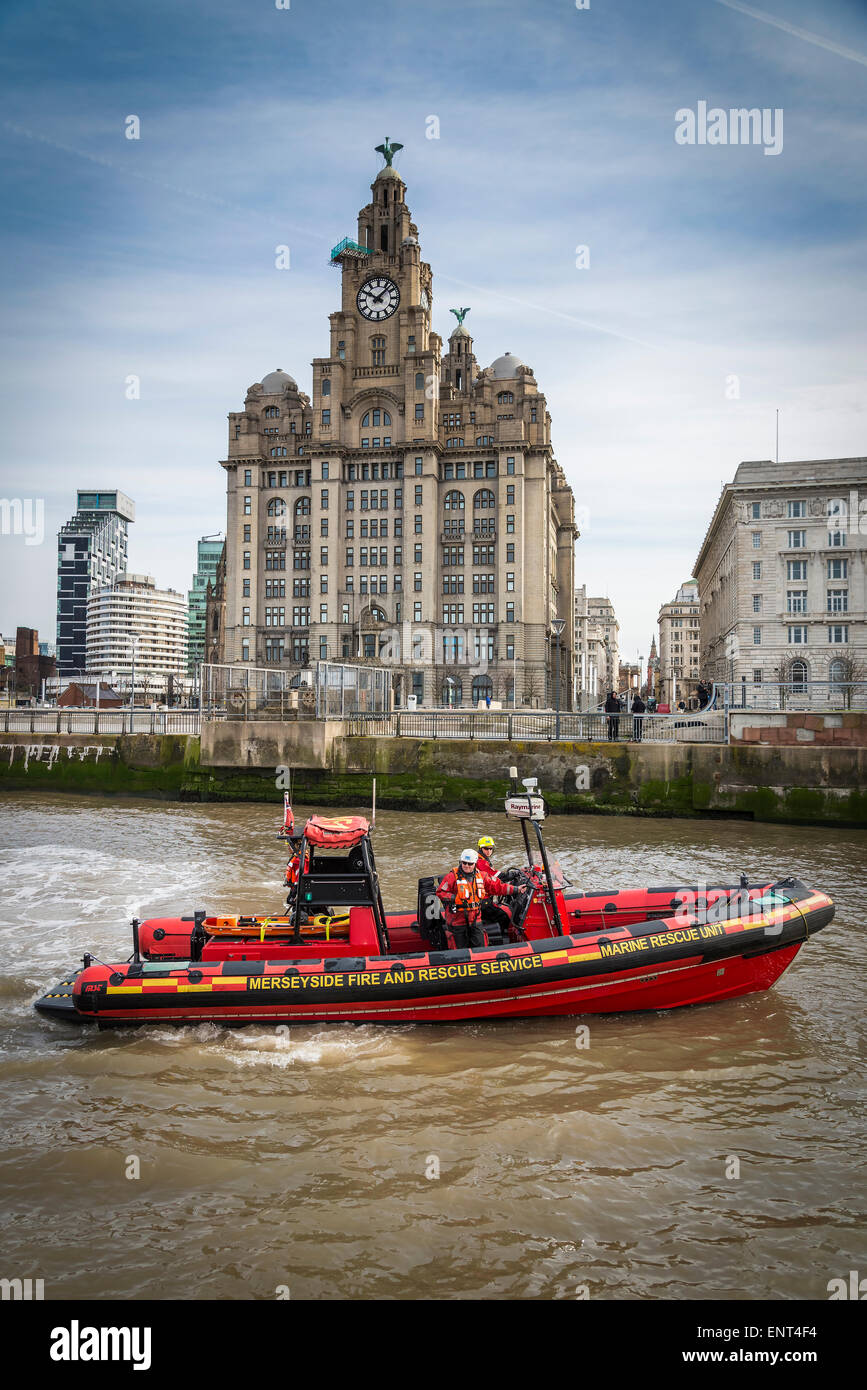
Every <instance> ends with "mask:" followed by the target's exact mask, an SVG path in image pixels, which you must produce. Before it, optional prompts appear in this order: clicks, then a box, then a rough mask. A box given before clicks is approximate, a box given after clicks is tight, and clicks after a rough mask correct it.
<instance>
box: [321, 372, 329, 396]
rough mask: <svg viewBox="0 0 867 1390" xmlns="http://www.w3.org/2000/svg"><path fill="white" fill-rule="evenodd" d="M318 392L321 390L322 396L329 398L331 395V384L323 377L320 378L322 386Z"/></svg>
mask: <svg viewBox="0 0 867 1390" xmlns="http://www.w3.org/2000/svg"><path fill="white" fill-rule="evenodd" d="M320 390H321V392H322V395H323V396H330V395H331V382H330V381H329V379H328V377H327V376H324V377H323V378H322V386H321V388H320Z"/></svg>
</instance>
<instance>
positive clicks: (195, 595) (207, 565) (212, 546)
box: [187, 531, 223, 677]
mask: <svg viewBox="0 0 867 1390" xmlns="http://www.w3.org/2000/svg"><path fill="white" fill-rule="evenodd" d="M222 553H223V533H222V531H218V532H217V533H216V534H215V535H213V536H202V538H201V540H200V541H199V542H198V546H197V563H196V572H195V574H194V575H193V587H192V588H191V589H190V590H189V592H188V594H187V651H188V660H189V666H188V670H187V674H188V675H189V676H191V677H195V675H196V671H197V669H198V667H199V664H200V662H202V661H204V659H205V605H206V601H207V594H208V584H210V585H211V587H212V588H213V587H214V586H215V581H216V575H217V566H218V565H219V563H220V556H221V555H222Z"/></svg>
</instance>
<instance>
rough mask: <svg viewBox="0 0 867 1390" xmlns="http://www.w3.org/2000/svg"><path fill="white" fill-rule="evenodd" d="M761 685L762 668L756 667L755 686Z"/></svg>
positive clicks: (754, 670)
mask: <svg viewBox="0 0 867 1390" xmlns="http://www.w3.org/2000/svg"><path fill="white" fill-rule="evenodd" d="M761 683H762V668H761V666H754V667H753V685H761Z"/></svg>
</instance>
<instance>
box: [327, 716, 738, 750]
mask: <svg viewBox="0 0 867 1390" xmlns="http://www.w3.org/2000/svg"><path fill="white" fill-rule="evenodd" d="M609 721H610V722H609ZM559 724H560V730H559V741H560V742H564V741H566V742H576V743H605V742H609V741H612V742H613V741H617V742H620V743H624V742H633V741H634V742H647V743H726V742H727V737H726V721H725V716H724V715H723V714H721V713H717V712H712V713H711V714H706V713H701V714H698V713H687V714H636V715H633V714H620V715H614V716H609V715H607V714H561V715H560V716H559ZM347 732H348V733H349V734H350V735H351V736H353V737H358V736H366V737H380V738H382V737H384V738H424V739H439V738H459V739H500V740H502V741H504V742H512V741H514V740H519V741H526V742H533V741H536V742H546V741H547V742H553V741H554V740H555V739H556V737H557V715H556V714H548V713H538V714H510V713H507V712H503V713H499V712H496V713H495V712H493V711H488V710H484V711H475V710H467V711H462V710H442V711H440V710H427V711H425V710H417V711H411V710H396V711H394V713H392V714H384V715H379V714H362V713H354V714H351V715H350V716H349V718H348V720H347Z"/></svg>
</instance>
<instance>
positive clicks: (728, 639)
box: [663, 458, 867, 696]
mask: <svg viewBox="0 0 867 1390" xmlns="http://www.w3.org/2000/svg"><path fill="white" fill-rule="evenodd" d="M695 575H696V578H697V579H698V584H699V593H700V596H701V645H702V656H701V667H702V672H703V674H704V675H706V676H709V677H710V678H712V679H715V680H718V681H728V680H732V681H734V682H736V684H737V685H738V686H739V687H746V686H750V685H752V686H756V685H761V684H763V683H766V682H780V681H782V682H786V683H787V684H790V685H794V687H795V688H796V689H798V690H802V691H804V692H806V691H807V689H808V687H809V688H812V689H813V691H814V693H815V694H816V695H817V696H818V694H819V693H820V691H821V689H822V688H823V683H824V682H830V683H831V686H832V687H833V686H835V685H836V686H838V687H839V686H841V685H842V684H843V683H845V682H848V681H850V680H853V679H864V676H863V674H859V673H863V671H864V669H865V665H867V458H848V459H818V460H808V461H805V462H798V463H771V462H750V463H742V464H740V466H739V467H738V470H737V472H736V474H735V477H734V481H733V482H731V483H727V484H726V486H725V487H724V489H723V492H722V495H721V497H720V499H719V502H718V503H717V506H716V510H715V512H714V514H713V517H712V519H711V523H710V526H709V527H708V531H707V535H706V536H705V538H704V542H703V544H702V547H701V550H700V551H699V555H698V560H697V561H696V569H695ZM663 674H664V672H663ZM813 683H819V684H818V685H814V684H813ZM824 688H825V689H827V687H824Z"/></svg>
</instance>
